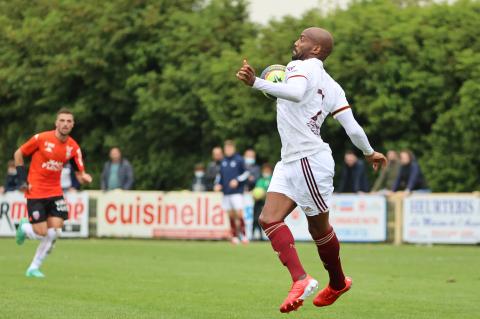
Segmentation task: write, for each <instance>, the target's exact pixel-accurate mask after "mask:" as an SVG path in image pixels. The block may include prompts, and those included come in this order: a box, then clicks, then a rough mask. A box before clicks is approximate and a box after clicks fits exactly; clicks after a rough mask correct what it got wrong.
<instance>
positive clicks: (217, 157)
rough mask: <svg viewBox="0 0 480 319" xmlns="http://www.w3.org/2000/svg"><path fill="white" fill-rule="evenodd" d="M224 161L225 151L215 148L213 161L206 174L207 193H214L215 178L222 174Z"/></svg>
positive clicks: (218, 147)
mask: <svg viewBox="0 0 480 319" xmlns="http://www.w3.org/2000/svg"><path fill="white" fill-rule="evenodd" d="M222 159H223V151H222V148H221V147H220V146H215V147H214V148H213V149H212V161H211V162H210V163H209V164H208V166H207V172H206V173H205V185H206V187H207V191H213V186H214V183H215V178H216V177H217V175H218V174H219V173H220V163H221V162H222Z"/></svg>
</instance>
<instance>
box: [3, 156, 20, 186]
mask: <svg viewBox="0 0 480 319" xmlns="http://www.w3.org/2000/svg"><path fill="white" fill-rule="evenodd" d="M19 188H20V185H19V183H18V178H17V169H16V168H15V162H14V161H13V160H10V161H8V164H7V177H6V178H5V186H3V187H0V193H4V192H12V191H16V190H18V189H19Z"/></svg>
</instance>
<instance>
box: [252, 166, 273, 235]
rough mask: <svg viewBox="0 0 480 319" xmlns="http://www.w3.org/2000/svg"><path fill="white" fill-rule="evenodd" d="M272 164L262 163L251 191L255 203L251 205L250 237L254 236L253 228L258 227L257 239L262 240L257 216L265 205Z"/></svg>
mask: <svg viewBox="0 0 480 319" xmlns="http://www.w3.org/2000/svg"><path fill="white" fill-rule="evenodd" d="M272 171H273V169H272V166H271V165H270V164H268V163H265V164H263V165H262V176H261V177H260V178H259V179H258V180H257V183H256V184H255V188H254V189H253V191H252V194H253V199H254V201H255V204H254V205H253V226H252V237H255V230H256V229H258V232H259V239H260V240H263V236H262V227H261V226H260V224H259V223H258V217H259V216H260V213H261V212H262V209H263V206H265V198H266V197H267V190H268V186H270V181H271V180H272Z"/></svg>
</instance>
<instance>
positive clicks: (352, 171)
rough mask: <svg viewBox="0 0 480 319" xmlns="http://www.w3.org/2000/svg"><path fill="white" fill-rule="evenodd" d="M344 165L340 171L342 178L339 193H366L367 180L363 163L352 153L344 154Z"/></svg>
mask: <svg viewBox="0 0 480 319" xmlns="http://www.w3.org/2000/svg"><path fill="white" fill-rule="evenodd" d="M344 161H345V164H344V165H343V169H342V176H341V180H340V186H339V187H338V192H339V193H357V192H368V179H367V174H366V171H365V163H364V162H363V161H362V160H360V159H358V157H357V155H355V153H354V152H352V151H347V152H346V153H345V159H344Z"/></svg>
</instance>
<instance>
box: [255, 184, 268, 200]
mask: <svg viewBox="0 0 480 319" xmlns="http://www.w3.org/2000/svg"><path fill="white" fill-rule="evenodd" d="M265 195H267V193H266V192H265V190H264V189H263V188H261V187H255V188H254V189H253V190H252V196H253V198H254V199H255V200H261V199H264V198H265Z"/></svg>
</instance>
